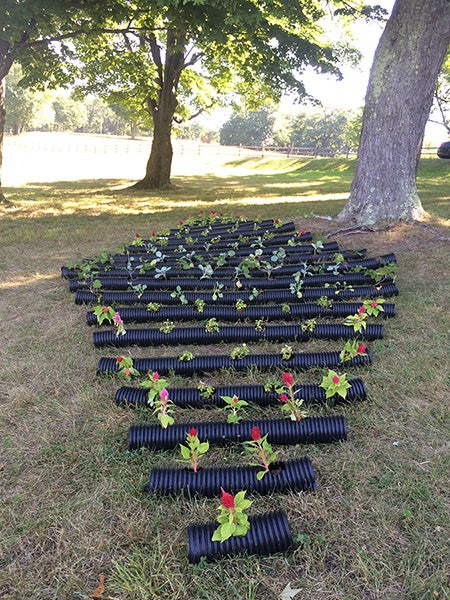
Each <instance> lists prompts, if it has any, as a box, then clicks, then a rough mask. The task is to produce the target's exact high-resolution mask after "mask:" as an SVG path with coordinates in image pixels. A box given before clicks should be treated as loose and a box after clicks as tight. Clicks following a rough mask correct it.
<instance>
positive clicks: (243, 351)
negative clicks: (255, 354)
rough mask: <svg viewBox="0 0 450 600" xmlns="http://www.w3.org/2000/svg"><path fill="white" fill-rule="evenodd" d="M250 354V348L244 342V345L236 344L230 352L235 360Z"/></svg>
mask: <svg viewBox="0 0 450 600" xmlns="http://www.w3.org/2000/svg"><path fill="white" fill-rule="evenodd" d="M249 354H250V350H249V349H248V348H247V344H242V346H236V347H235V348H233V350H232V351H231V352H230V356H231V358H232V359H233V360H240V359H241V358H244V356H248V355H249Z"/></svg>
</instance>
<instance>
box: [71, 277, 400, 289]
mask: <svg viewBox="0 0 450 600" xmlns="http://www.w3.org/2000/svg"><path fill="white" fill-rule="evenodd" d="M99 281H100V282H101V283H102V288H103V289H108V290H114V289H116V290H126V289H128V287H130V286H131V285H134V284H140V285H146V286H147V289H148V291H150V290H159V291H162V290H174V289H176V288H177V287H178V286H180V288H181V289H182V290H183V291H188V290H211V289H213V288H215V287H216V286H217V284H218V283H221V284H222V285H223V286H224V288H225V289H234V290H236V287H237V286H236V283H237V280H236V279H230V278H225V279H220V278H211V279H190V278H186V277H176V278H173V279H155V278H151V279H149V278H148V277H147V278H145V279H144V278H141V277H137V278H136V279H134V280H131V279H130V278H128V277H112V276H111V277H108V278H104V279H99ZM391 282H392V279H389V281H388V278H386V280H385V281H384V283H391ZM291 283H295V280H294V278H293V277H292V276H290V277H277V278H276V279H268V278H267V277H250V278H242V279H239V286H240V287H239V289H242V290H248V289H250V290H253V288H255V287H256V288H257V289H258V290H264V289H282V288H286V287H289V286H290V285H291ZM341 283H342V284H343V283H346V284H347V285H373V284H374V283H375V281H374V279H372V278H371V277H368V276H367V275H364V274H363V273H343V274H340V275H333V274H321V275H309V276H307V277H306V278H305V279H304V280H303V284H302V287H318V286H322V285H325V284H330V285H334V284H341ZM116 284H117V285H116ZM78 289H87V287H86V284H83V283H81V282H78V281H76V280H72V281H70V282H69V291H71V292H75V291H77V290H78Z"/></svg>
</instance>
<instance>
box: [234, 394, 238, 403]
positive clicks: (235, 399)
mask: <svg viewBox="0 0 450 600" xmlns="http://www.w3.org/2000/svg"><path fill="white" fill-rule="evenodd" d="M238 402H239V398H238V397H237V396H233V403H234V404H237V403H238Z"/></svg>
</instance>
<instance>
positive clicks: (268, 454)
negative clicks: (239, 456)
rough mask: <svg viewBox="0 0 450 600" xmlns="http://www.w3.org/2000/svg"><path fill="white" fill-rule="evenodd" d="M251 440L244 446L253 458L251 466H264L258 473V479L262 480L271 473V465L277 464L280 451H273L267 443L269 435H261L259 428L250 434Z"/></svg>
mask: <svg viewBox="0 0 450 600" xmlns="http://www.w3.org/2000/svg"><path fill="white" fill-rule="evenodd" d="M250 435H251V438H252V439H251V440H248V441H245V442H244V445H245V448H246V450H247V451H248V452H250V454H251V455H252V457H253V460H252V461H250V463H249V464H251V465H252V466H255V467H259V466H262V467H263V468H262V470H261V471H258V472H257V473H256V478H257V479H258V480H261V479H262V478H263V477H264V475H265V474H266V473H268V472H269V469H270V465H271V464H272V463H273V462H275V460H276V458H277V456H278V454H279V450H276V451H274V450H272V446H271V445H270V444H269V442H268V441H267V436H268V434H267V433H266V434H265V435H261V431H260V429H259V427H257V426H256V425H255V427H253V428H252V431H251V433H250Z"/></svg>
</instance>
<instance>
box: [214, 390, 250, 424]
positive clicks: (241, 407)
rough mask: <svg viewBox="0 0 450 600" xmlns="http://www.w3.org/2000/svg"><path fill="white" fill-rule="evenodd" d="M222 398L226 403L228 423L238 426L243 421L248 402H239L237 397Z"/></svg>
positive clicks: (225, 409)
mask: <svg viewBox="0 0 450 600" xmlns="http://www.w3.org/2000/svg"><path fill="white" fill-rule="evenodd" d="M220 398H221V399H222V400H223V401H224V402H225V406H224V408H223V410H224V411H226V412H227V423H234V424H236V423H239V421H242V418H243V416H244V414H245V407H246V406H248V402H246V401H245V400H239V398H238V397H237V396H220Z"/></svg>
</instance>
